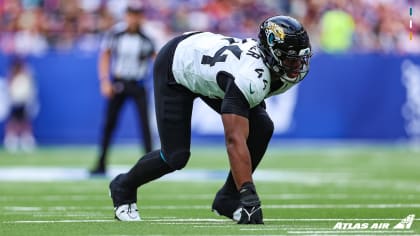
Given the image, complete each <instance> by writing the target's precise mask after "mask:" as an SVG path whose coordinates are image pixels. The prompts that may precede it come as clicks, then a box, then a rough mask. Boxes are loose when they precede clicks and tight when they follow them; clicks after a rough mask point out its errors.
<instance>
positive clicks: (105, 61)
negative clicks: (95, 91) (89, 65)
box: [98, 48, 113, 97]
mask: <svg viewBox="0 0 420 236" xmlns="http://www.w3.org/2000/svg"><path fill="white" fill-rule="evenodd" d="M110 66H111V49H109V48H107V49H105V50H102V52H101V53H100V55H99V64H98V74H99V83H100V86H101V93H102V95H103V96H105V97H111V96H112V94H113V90H112V83H111V77H110V75H109V71H110V70H109V69H110Z"/></svg>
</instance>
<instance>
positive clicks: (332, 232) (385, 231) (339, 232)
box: [287, 230, 414, 234]
mask: <svg viewBox="0 0 420 236" xmlns="http://www.w3.org/2000/svg"><path fill="white" fill-rule="evenodd" d="M287 233H289V234H379V233H380V234H386V233H388V234H396V233H397V234H412V233H414V230H404V231H402V230H401V231H396V230H319V231H318V230H302V231H300V230H299V231H287Z"/></svg>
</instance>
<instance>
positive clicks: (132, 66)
mask: <svg viewBox="0 0 420 236" xmlns="http://www.w3.org/2000/svg"><path fill="white" fill-rule="evenodd" d="M127 27H128V26H127V24H126V23H118V24H116V25H115V26H113V27H112V28H111V29H110V30H109V31H108V32H107V33H106V34H105V37H104V39H103V41H102V44H101V50H102V51H105V50H111V56H112V59H111V75H112V76H113V77H114V78H119V79H126V80H142V79H144V77H145V76H146V73H147V69H148V66H149V62H150V58H151V57H152V55H153V53H154V46H153V43H152V41H151V40H150V39H149V38H148V37H147V36H146V35H144V34H143V33H142V32H141V30H140V29H139V30H138V31H137V32H135V33H130V32H127Z"/></svg>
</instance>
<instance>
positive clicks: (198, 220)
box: [2, 217, 420, 232]
mask: <svg viewBox="0 0 420 236" xmlns="http://www.w3.org/2000/svg"><path fill="white" fill-rule="evenodd" d="M153 218H154V217H153ZM142 221H144V222H159V223H161V222H163V223H177V222H178V223H190V224H191V223H200V224H213V225H214V226H212V227H217V226H216V223H232V222H233V221H232V220H229V219H214V218H187V219H147V218H146V219H144V218H143V219H142ZM264 221H266V222H296V221H298V222H324V221H326V222H328V221H334V222H336V221H401V218H370V219H369V218H306V219H305V218H296V219H290V218H287V219H286V218H285V219H281V218H274V219H273V218H267V219H264ZM414 221H420V219H414ZM89 222H117V221H116V220H115V219H90V220H16V221H3V222H2V223H5V224H16V223H17V224H31V223H89ZM194 227H205V226H194ZM303 229H304V228H303ZM352 232H353V231H352ZM375 232H376V231H375Z"/></svg>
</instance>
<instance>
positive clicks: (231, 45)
mask: <svg viewBox="0 0 420 236" xmlns="http://www.w3.org/2000/svg"><path fill="white" fill-rule="evenodd" d="M257 45H258V43H257V42H256V41H255V40H253V39H243V40H242V39H238V38H232V37H227V36H224V35H220V34H213V33H209V32H204V33H199V34H195V35H192V36H190V37H188V38H186V39H185V40H183V41H181V42H180V43H179V44H178V46H177V48H176V50H175V55H174V60H173V65H172V71H173V74H174V77H175V80H176V81H177V83H179V84H181V85H183V86H185V87H186V88H188V89H189V90H191V91H192V92H194V93H197V94H201V95H203V96H206V97H210V98H223V97H224V95H225V93H224V91H223V90H222V89H221V88H220V87H219V85H218V83H217V80H216V77H217V74H218V73H219V72H225V73H228V74H230V75H232V77H233V78H234V82H235V84H236V86H237V87H238V88H239V90H240V91H241V92H242V94H243V95H244V97H245V98H246V100H247V101H248V103H249V105H250V107H251V108H252V107H255V106H256V105H258V104H260V103H261V102H262V101H263V100H264V99H265V98H267V97H269V96H272V95H274V94H279V93H283V92H285V91H286V90H288V89H289V88H290V87H292V85H293V84H291V83H288V82H286V81H283V82H284V84H283V86H281V87H280V88H279V89H277V90H276V91H272V92H271V93H270V84H271V77H270V71H269V69H268V68H267V66H266V65H265V64H264V62H263V59H262V56H261V52H260V51H259V49H258V47H257Z"/></svg>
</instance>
